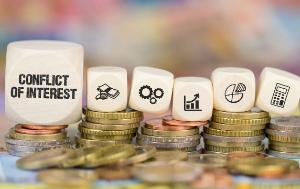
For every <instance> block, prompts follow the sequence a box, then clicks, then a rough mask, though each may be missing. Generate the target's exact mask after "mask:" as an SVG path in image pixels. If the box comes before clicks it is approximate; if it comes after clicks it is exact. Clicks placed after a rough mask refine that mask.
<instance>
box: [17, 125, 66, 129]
mask: <svg viewBox="0 0 300 189" xmlns="http://www.w3.org/2000/svg"><path fill="white" fill-rule="evenodd" d="M22 127H23V128H26V129H32V130H39V129H47V130H62V129H66V128H67V127H68V125H29V124H22Z"/></svg>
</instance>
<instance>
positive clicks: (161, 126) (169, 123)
mask: <svg viewBox="0 0 300 189" xmlns="http://www.w3.org/2000/svg"><path fill="white" fill-rule="evenodd" d="M207 123H208V122H207V121H199V122H198V121H193V122H189V121H178V120H174V119H173V118H172V117H171V116H165V117H163V118H155V119H151V120H148V121H145V122H144V123H143V124H142V127H141V129H140V131H139V133H138V136H137V143H138V144H139V145H153V146H155V147H156V148H157V149H158V150H180V151H195V150H196V149H197V146H198V145H199V144H200V134H199V127H201V126H203V125H205V124H207Z"/></svg>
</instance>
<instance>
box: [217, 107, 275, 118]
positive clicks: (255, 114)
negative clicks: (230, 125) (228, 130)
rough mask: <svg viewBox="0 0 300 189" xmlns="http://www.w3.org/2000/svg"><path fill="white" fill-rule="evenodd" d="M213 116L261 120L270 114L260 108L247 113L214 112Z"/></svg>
mask: <svg viewBox="0 0 300 189" xmlns="http://www.w3.org/2000/svg"><path fill="white" fill-rule="evenodd" d="M213 115H214V116H216V117H224V118H233V119H248V120H249V119H261V118H266V117H269V113H268V112H265V111H262V110H260V109H258V108H252V109H251V110H249V111H246V112H225V111H221V110H216V109H214V110H213Z"/></svg>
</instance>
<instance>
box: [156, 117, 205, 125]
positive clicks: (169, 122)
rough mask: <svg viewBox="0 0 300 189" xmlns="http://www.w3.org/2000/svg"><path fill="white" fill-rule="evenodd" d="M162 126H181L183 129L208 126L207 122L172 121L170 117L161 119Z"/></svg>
mask: <svg viewBox="0 0 300 189" xmlns="http://www.w3.org/2000/svg"><path fill="white" fill-rule="evenodd" d="M162 123H163V125H169V126H183V127H202V126H204V125H207V124H208V121H181V120H176V119H173V117H172V116H171V115H167V116H164V117H163V118H162Z"/></svg>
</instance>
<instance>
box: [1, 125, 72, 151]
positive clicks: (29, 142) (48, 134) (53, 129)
mask: <svg viewBox="0 0 300 189" xmlns="http://www.w3.org/2000/svg"><path fill="white" fill-rule="evenodd" d="M66 128H67V125H47V126H45V125H25V124H17V125H16V126H15V127H13V128H12V129H10V131H9V133H8V134H7V135H6V136H5V143H6V148H7V151H8V153H9V154H11V155H14V156H25V155H29V154H32V153H35V152H39V151H44V150H48V149H55V148H64V147H70V140H69V138H68V137H67V132H66V131H65V129H66Z"/></svg>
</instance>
